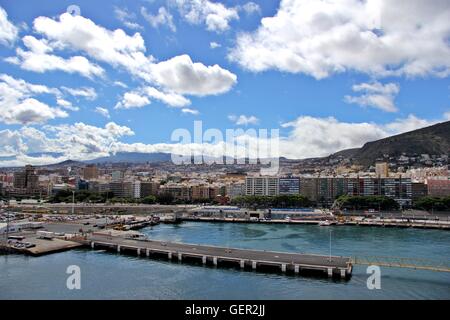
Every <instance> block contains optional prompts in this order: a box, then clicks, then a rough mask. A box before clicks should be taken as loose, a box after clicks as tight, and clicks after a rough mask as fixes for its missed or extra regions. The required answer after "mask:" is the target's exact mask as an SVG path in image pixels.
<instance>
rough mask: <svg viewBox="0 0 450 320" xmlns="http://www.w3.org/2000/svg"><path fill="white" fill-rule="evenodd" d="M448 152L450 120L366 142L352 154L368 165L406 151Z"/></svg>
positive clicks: (437, 153) (430, 153)
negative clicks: (386, 155) (384, 157)
mask: <svg viewBox="0 0 450 320" xmlns="http://www.w3.org/2000/svg"><path fill="white" fill-rule="evenodd" d="M449 152H450V121H447V122H443V123H438V124H436V125H433V126H430V127H426V128H422V129H418V130H414V131H410V132H406V133H403V134H399V135H396V136H392V137H388V138H385V139H381V140H377V141H373V142H368V143H366V144H365V145H364V146H363V147H362V148H360V149H359V150H357V151H356V152H355V153H354V154H353V155H352V157H353V160H354V161H355V162H356V163H359V164H361V165H370V164H373V163H374V161H375V160H376V159H378V158H381V157H383V155H384V154H388V155H389V156H391V157H397V156H400V155H402V154H403V153H406V154H408V155H413V154H418V155H420V154H429V155H442V154H448V153H449Z"/></svg>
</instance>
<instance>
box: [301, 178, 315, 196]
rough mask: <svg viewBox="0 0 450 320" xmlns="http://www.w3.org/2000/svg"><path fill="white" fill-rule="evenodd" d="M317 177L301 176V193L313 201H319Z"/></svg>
mask: <svg viewBox="0 0 450 320" xmlns="http://www.w3.org/2000/svg"><path fill="white" fill-rule="evenodd" d="M317 181H318V179H317V178H301V179H300V194H301V195H303V196H305V197H307V198H308V199H309V200H311V201H317Z"/></svg>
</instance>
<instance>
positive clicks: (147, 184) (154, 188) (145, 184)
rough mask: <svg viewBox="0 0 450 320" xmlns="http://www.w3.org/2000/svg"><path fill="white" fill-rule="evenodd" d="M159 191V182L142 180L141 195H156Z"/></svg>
mask: <svg viewBox="0 0 450 320" xmlns="http://www.w3.org/2000/svg"><path fill="white" fill-rule="evenodd" d="M158 192H159V183H158V182H151V181H141V197H142V198H145V197H147V196H156V195H157V194H158Z"/></svg>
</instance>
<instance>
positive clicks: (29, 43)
mask: <svg viewBox="0 0 450 320" xmlns="http://www.w3.org/2000/svg"><path fill="white" fill-rule="evenodd" d="M22 40H23V42H24V44H25V46H26V47H27V48H29V49H30V50H29V51H25V50H23V49H21V48H17V49H16V53H17V57H9V58H7V59H5V60H6V61H7V62H10V63H13V64H17V65H19V66H20V67H21V68H22V69H24V70H28V71H34V72H39V73H44V72H47V71H53V70H60V71H64V72H67V73H79V74H80V75H82V76H85V77H88V78H93V77H96V76H97V77H102V76H103V74H104V70H103V68H101V67H100V66H98V65H97V64H94V63H91V62H90V61H89V60H88V59H86V58H85V57H82V56H74V57H70V58H68V59H64V58H62V57H59V56H57V55H53V54H50V53H49V52H52V51H53V48H52V47H50V46H49V45H48V43H47V41H45V40H38V39H36V38H35V37H33V36H25V37H23V39H22Z"/></svg>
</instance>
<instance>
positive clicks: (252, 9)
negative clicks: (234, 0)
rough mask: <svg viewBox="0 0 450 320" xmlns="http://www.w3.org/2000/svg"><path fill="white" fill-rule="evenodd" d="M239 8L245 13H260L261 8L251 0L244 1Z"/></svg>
mask: <svg viewBox="0 0 450 320" xmlns="http://www.w3.org/2000/svg"><path fill="white" fill-rule="evenodd" d="M240 9H242V10H244V12H245V13H247V14H254V13H259V14H261V8H260V7H259V5H258V4H256V3H254V2H252V1H250V2H247V3H245V4H244V5H242V6H241V7H240Z"/></svg>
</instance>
